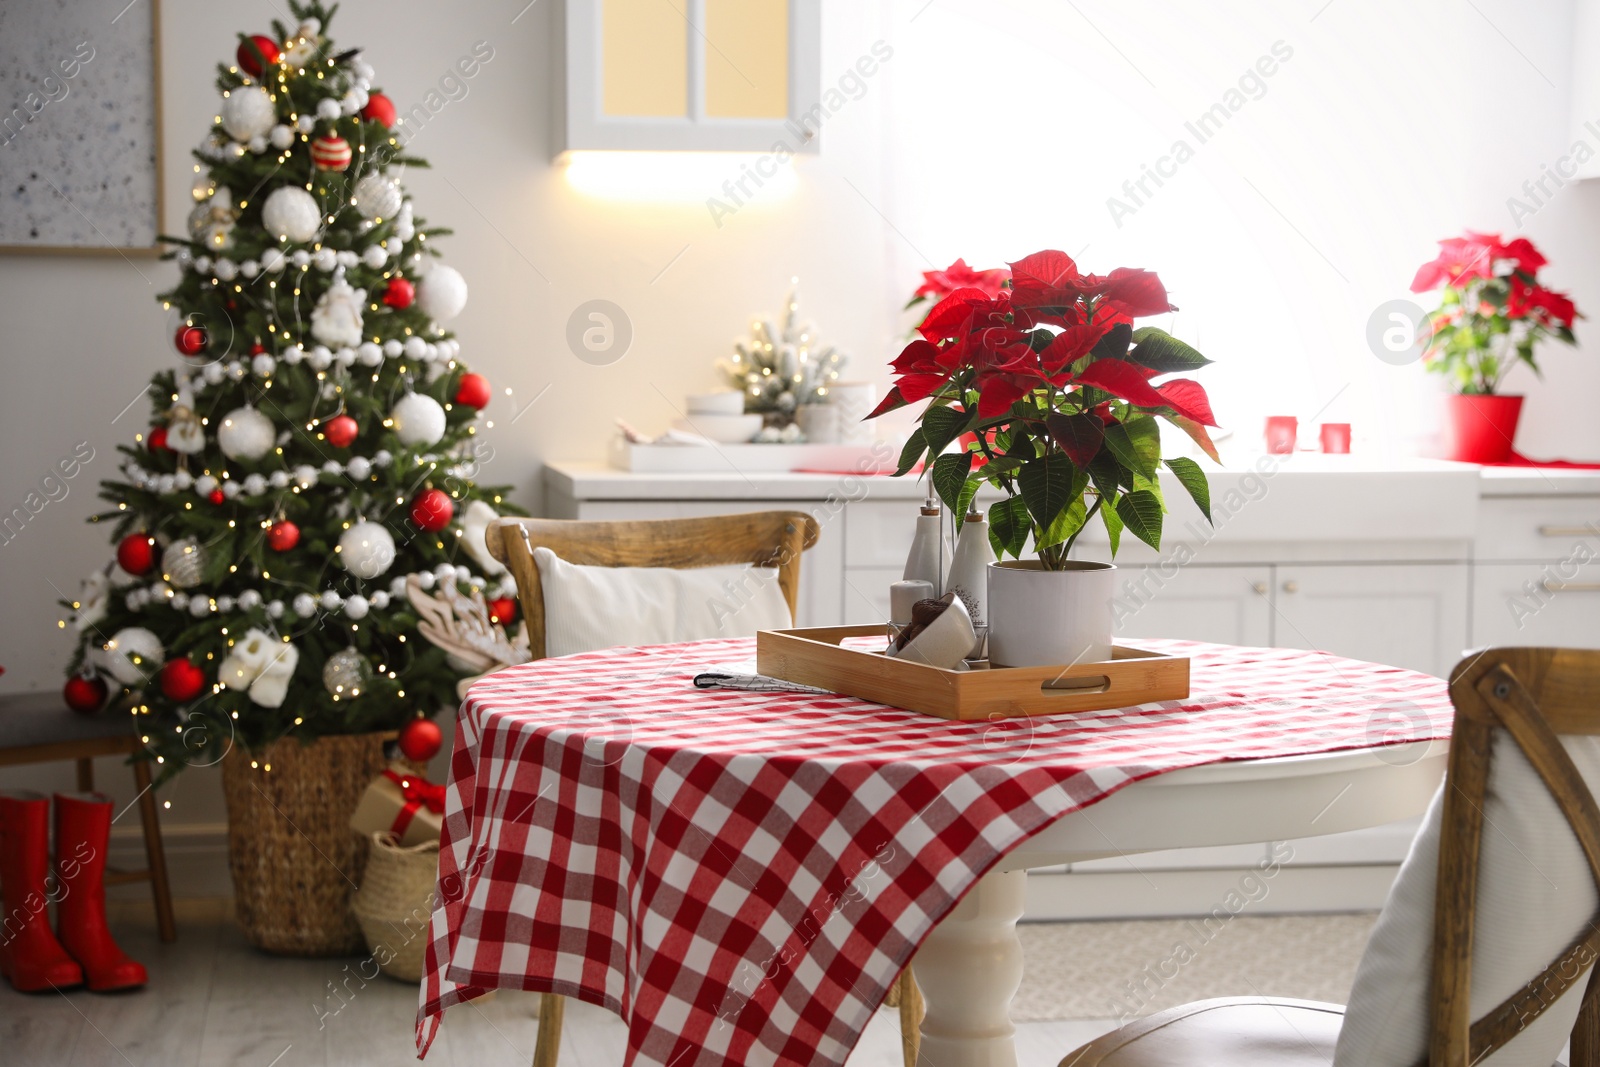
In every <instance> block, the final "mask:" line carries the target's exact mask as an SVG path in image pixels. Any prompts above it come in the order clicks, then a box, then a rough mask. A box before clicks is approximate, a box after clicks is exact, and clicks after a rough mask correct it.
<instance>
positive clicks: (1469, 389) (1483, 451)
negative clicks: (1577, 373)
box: [1411, 230, 1581, 463]
mask: <svg viewBox="0 0 1600 1067" xmlns="http://www.w3.org/2000/svg"><path fill="white" fill-rule="evenodd" d="M1545 263H1546V260H1545V258H1544V256H1543V254H1541V253H1540V251H1539V250H1538V249H1537V248H1535V247H1534V246H1533V242H1532V241H1529V240H1528V239H1527V238H1526V237H1517V238H1513V239H1512V240H1510V241H1505V240H1502V239H1501V237H1500V236H1499V235H1498V234H1492V233H1474V232H1473V231H1471V230H1468V231H1467V232H1466V235H1465V236H1463V237H1451V238H1449V239H1447V240H1444V241H1440V242H1439V255H1438V257H1437V258H1435V259H1434V260H1433V261H1432V262H1430V263H1425V264H1423V265H1422V267H1421V268H1420V269H1419V270H1418V271H1417V276H1416V278H1415V279H1413V280H1412V282H1411V291H1412V292H1414V293H1425V292H1429V291H1431V290H1434V289H1438V290H1440V291H1441V295H1440V301H1439V308H1438V310H1436V311H1434V312H1433V313H1432V314H1431V315H1429V317H1428V329H1429V336H1428V348H1427V352H1426V354H1425V356H1424V359H1425V360H1426V366H1427V367H1428V369H1429V370H1432V371H1436V372H1438V373H1440V374H1443V375H1445V376H1446V377H1447V378H1448V379H1449V380H1450V384H1451V386H1452V387H1453V388H1454V389H1455V394H1454V395H1452V396H1451V397H1449V399H1448V400H1447V401H1446V404H1445V424H1444V454H1445V458H1447V459H1456V460H1461V461H1463V462H1467V463H1502V462H1504V461H1505V460H1506V459H1508V458H1509V457H1510V455H1511V444H1512V441H1513V440H1515V439H1516V435H1517V420H1518V419H1519V418H1520V416H1521V414H1522V397H1520V396H1505V395H1502V394H1501V393H1500V392H1499V388H1500V383H1501V382H1502V381H1503V380H1504V379H1505V376H1506V374H1507V373H1509V372H1510V370H1511V368H1512V367H1515V366H1516V365H1517V364H1518V363H1519V362H1520V363H1526V364H1527V365H1528V366H1529V367H1530V368H1532V370H1533V371H1534V373H1536V374H1537V373H1538V372H1539V365H1538V364H1537V363H1535V362H1534V358H1533V349H1534V345H1536V344H1538V343H1539V342H1540V341H1542V340H1544V339H1545V338H1546V337H1555V338H1558V339H1559V340H1562V341H1565V342H1566V343H1567V344H1569V345H1570V344H1572V343H1573V336H1572V323H1573V320H1574V319H1577V318H1581V316H1580V315H1579V314H1578V309H1577V307H1576V306H1575V305H1574V304H1573V303H1572V300H1571V298H1570V297H1568V296H1566V295H1565V294H1563V293H1558V292H1556V291H1555V290H1553V289H1548V288H1546V287H1545V286H1543V285H1541V284H1540V282H1539V269H1540V268H1541V267H1543V266H1544V265H1545Z"/></svg>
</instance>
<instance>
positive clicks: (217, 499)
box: [206, 489, 228, 504]
mask: <svg viewBox="0 0 1600 1067" xmlns="http://www.w3.org/2000/svg"><path fill="white" fill-rule="evenodd" d="M206 499H207V500H209V501H211V502H212V503H213V504H220V503H222V502H223V501H224V500H226V499H228V498H227V497H226V496H224V495H223V492H222V490H221V489H213V490H211V493H210V495H209V496H207V497H206Z"/></svg>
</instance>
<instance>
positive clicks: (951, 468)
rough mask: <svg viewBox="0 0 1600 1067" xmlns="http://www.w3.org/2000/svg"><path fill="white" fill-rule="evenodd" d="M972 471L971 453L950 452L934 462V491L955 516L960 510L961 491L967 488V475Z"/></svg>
mask: <svg viewBox="0 0 1600 1067" xmlns="http://www.w3.org/2000/svg"><path fill="white" fill-rule="evenodd" d="M971 471H972V453H971V452H966V451H962V452H948V453H946V454H944V455H942V456H940V457H938V458H937V459H935V460H934V461H933V473H932V478H933V490H934V492H936V493H938V494H939V499H940V500H942V501H944V506H945V507H947V508H949V509H950V512H951V514H953V515H954V514H957V512H958V509H959V508H960V504H961V490H962V489H963V488H964V487H965V486H966V484H967V475H968V474H969V473H970V472H971ZM958 517H959V516H958Z"/></svg>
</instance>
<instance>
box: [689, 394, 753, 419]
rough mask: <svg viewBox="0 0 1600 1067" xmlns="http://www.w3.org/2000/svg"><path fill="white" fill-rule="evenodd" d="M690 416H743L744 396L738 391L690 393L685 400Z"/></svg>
mask: <svg viewBox="0 0 1600 1067" xmlns="http://www.w3.org/2000/svg"><path fill="white" fill-rule="evenodd" d="M683 402H684V405H685V406H686V407H687V408H688V409H689V414H690V415H743V414H744V394H743V393H741V392H739V391H737V390H731V389H730V390H724V391H722V392H717V393H690V394H689V395H688V396H686V397H684V398H683Z"/></svg>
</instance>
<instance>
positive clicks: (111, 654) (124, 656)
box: [96, 626, 164, 685]
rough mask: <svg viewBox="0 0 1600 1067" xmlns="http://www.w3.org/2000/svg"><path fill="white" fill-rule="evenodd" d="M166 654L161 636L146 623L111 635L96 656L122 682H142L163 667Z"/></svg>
mask: <svg viewBox="0 0 1600 1067" xmlns="http://www.w3.org/2000/svg"><path fill="white" fill-rule="evenodd" d="M163 654H164V650H163V649H162V647H161V638H159V637H157V636H156V635H155V634H153V633H151V632H150V631H149V630H146V629H145V628H144V627H143V626H129V627H127V628H126V629H123V630H118V631H117V632H116V633H114V634H112V635H111V640H109V641H107V642H106V643H105V644H104V645H102V646H101V648H100V654H99V655H98V656H97V657H96V659H98V660H99V664H100V666H101V667H103V668H105V671H106V673H107V674H109V675H111V677H113V678H115V679H116V680H117V681H119V682H121V683H122V684H123V685H141V684H143V683H144V682H145V681H146V680H147V679H149V678H153V677H154V676H155V674H156V672H157V671H159V670H160V669H161V661H162V658H163Z"/></svg>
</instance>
